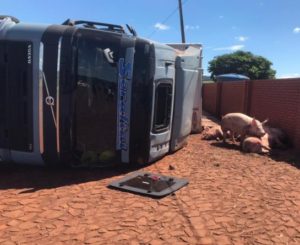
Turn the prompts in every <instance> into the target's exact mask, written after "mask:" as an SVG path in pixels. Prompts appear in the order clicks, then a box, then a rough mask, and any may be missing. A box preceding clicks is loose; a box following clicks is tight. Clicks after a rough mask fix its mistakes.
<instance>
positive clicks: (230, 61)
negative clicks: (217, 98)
mask: <svg viewBox="0 0 300 245" xmlns="http://www.w3.org/2000/svg"><path fill="white" fill-rule="evenodd" d="M271 66H272V62H270V61H269V60H267V59H266V58H264V57H262V56H257V55H253V54H252V53H251V52H244V51H236V52H234V53H231V54H225V55H221V56H217V57H215V58H214V59H213V60H211V61H210V62H209V66H208V71H209V72H210V73H211V78H212V79H215V76H217V75H221V74H227V73H238V74H242V75H245V76H247V77H249V78H250V79H253V80H254V79H272V78H274V77H275V74H276V71H275V70H273V69H272V68H271Z"/></svg>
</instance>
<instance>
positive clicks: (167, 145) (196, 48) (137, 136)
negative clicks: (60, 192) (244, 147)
mask: <svg viewBox="0 0 300 245" xmlns="http://www.w3.org/2000/svg"><path fill="white" fill-rule="evenodd" d="M128 30H129V32H127V31H125V29H124V28H123V27H122V26H119V25H112V24H106V23H98V22H90V21H71V20H67V21H66V22H64V23H63V24H61V25H33V24H25V23H20V22H19V21H18V20H17V19H16V18H14V17H8V16H2V17H1V20H0V86H1V90H0V93H1V94H0V157H1V160H2V161H8V162H16V163H25V164H36V165H55V164H72V165H73V164H82V163H85V162H100V163H115V162H120V163H138V164H143V163H148V162H152V161H155V160H157V159H159V158H161V157H162V156H164V155H165V154H167V153H168V152H173V151H176V150H178V149H180V148H181V147H183V146H184V144H185V141H186V137H187V136H188V135H189V134H190V133H191V131H192V132H199V131H200V130H201V114H202V105H201V78H202V70H201V58H202V57H201V55H202V47H201V45H198V44H168V45H166V44H161V43H157V42H153V41H150V40H146V39H143V38H140V37H138V36H137V35H136V32H135V31H134V30H133V29H132V28H131V27H128Z"/></svg>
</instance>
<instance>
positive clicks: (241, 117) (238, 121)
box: [221, 112, 267, 143]
mask: <svg viewBox="0 0 300 245" xmlns="http://www.w3.org/2000/svg"><path fill="white" fill-rule="evenodd" d="M266 122H267V121H264V122H263V123H261V122H260V121H258V120H256V119H255V118H252V117H249V116H247V115H245V114H243V113H238V112H236V113H228V114H226V115H225V116H223V117H222V121H221V129H222V131H223V141H224V142H225V141H226V136H227V135H228V132H229V133H230V135H231V138H232V141H233V142H234V143H235V138H234V137H235V136H240V139H241V142H243V140H244V139H245V137H246V135H249V136H255V137H259V138H260V137H262V136H264V135H265V133H266V132H265V130H264V129H263V124H264V123H266Z"/></svg>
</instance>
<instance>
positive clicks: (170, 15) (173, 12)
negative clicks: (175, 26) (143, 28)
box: [148, 0, 189, 38]
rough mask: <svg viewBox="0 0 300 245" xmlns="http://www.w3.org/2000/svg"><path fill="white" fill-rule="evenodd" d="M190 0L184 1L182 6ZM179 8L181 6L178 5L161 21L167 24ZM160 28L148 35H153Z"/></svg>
mask: <svg viewBox="0 0 300 245" xmlns="http://www.w3.org/2000/svg"><path fill="white" fill-rule="evenodd" d="M188 1H189V0H185V1H184V2H183V3H182V6H184V5H185V4H186V3H187V2H188ZM178 10H179V6H177V7H176V8H175V9H174V10H173V11H172V12H171V13H170V14H169V15H168V16H167V17H166V18H165V19H164V20H163V21H162V22H161V23H162V24H165V23H166V22H167V21H168V20H169V19H170V18H171V17H172V16H173V15H174V14H175V13H176V12H177V11H178ZM157 31H158V30H157V29H155V30H153V31H152V32H151V33H150V35H148V38H150V37H152V36H153V35H154V34H155V33H156V32H157Z"/></svg>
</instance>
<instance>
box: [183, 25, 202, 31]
mask: <svg viewBox="0 0 300 245" xmlns="http://www.w3.org/2000/svg"><path fill="white" fill-rule="evenodd" d="M185 29H186V30H199V29H200V26H199V25H196V26H189V25H186V26H185Z"/></svg>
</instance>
